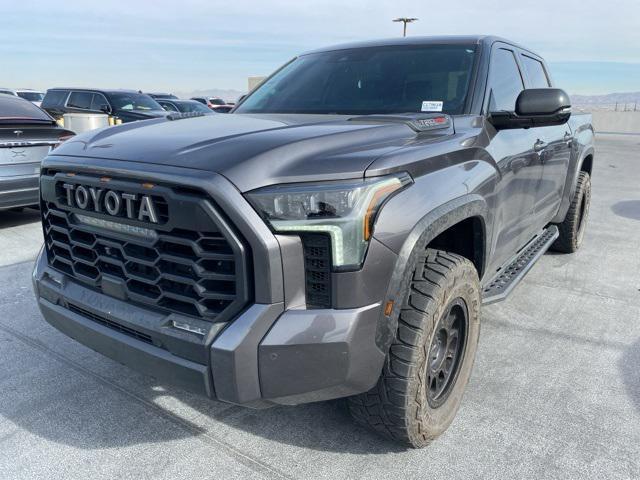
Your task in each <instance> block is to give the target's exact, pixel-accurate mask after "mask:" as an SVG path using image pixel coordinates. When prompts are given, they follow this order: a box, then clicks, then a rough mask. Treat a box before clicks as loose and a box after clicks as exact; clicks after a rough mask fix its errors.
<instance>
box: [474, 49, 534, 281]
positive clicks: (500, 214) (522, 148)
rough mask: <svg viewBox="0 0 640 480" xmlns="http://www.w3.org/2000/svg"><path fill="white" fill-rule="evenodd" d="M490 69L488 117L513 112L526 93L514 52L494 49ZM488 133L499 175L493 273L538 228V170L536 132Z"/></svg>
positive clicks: (517, 130) (515, 130)
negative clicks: (493, 113) (535, 213)
mask: <svg viewBox="0 0 640 480" xmlns="http://www.w3.org/2000/svg"><path fill="white" fill-rule="evenodd" d="M489 68H490V70H489V84H488V94H489V104H488V106H487V109H488V111H489V112H496V111H513V110H514V108H515V104H516V99H517V98H518V95H519V94H520V92H521V91H522V90H523V89H524V82H523V77H522V74H521V72H520V69H519V67H518V63H517V61H516V57H515V52H514V51H513V50H512V49H511V48H510V47H508V46H504V47H502V46H500V47H494V50H493V52H492V55H491V61H490V66H489ZM486 128H487V131H488V132H489V134H490V135H493V138H492V139H491V142H490V144H489V146H488V147H487V151H488V153H489V154H490V155H491V156H492V157H493V159H494V160H495V161H496V163H497V165H498V168H499V171H500V177H499V178H500V180H499V181H498V184H497V186H496V198H495V201H494V205H495V217H494V222H495V223H494V230H493V231H494V235H493V240H492V250H493V255H492V257H493V258H494V262H492V265H490V266H489V268H490V269H493V268H497V267H499V266H501V265H502V264H503V263H504V262H506V261H507V260H509V259H510V258H511V257H512V256H513V255H514V254H515V253H516V252H517V251H518V250H519V249H520V247H522V246H524V245H525V244H526V243H527V242H528V241H529V240H530V239H531V238H532V237H533V236H534V235H535V234H536V233H537V231H538V230H539V229H540V228H541V226H540V225H538V224H537V223H536V222H534V221H532V220H533V218H532V216H533V212H534V209H535V204H536V195H537V189H538V186H539V183H540V179H541V175H542V169H541V168H540V163H539V156H538V153H537V152H536V151H535V150H534V143H535V141H536V132H534V131H533V130H535V129H514V130H500V131H496V130H495V129H494V128H493V126H492V125H487V127H486Z"/></svg>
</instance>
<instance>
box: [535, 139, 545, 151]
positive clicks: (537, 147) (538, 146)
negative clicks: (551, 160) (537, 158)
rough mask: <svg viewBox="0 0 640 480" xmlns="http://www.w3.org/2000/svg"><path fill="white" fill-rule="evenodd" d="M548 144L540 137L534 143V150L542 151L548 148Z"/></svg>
mask: <svg viewBox="0 0 640 480" xmlns="http://www.w3.org/2000/svg"><path fill="white" fill-rule="evenodd" d="M547 145H548V144H547V142H543V141H542V140H540V139H538V140H536V143H534V144H533V151H534V152H541V151H542V150H544V149H545V148H547Z"/></svg>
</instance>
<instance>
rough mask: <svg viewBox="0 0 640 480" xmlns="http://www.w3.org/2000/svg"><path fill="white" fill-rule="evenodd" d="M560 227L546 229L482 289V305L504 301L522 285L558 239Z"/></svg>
mask: <svg viewBox="0 0 640 480" xmlns="http://www.w3.org/2000/svg"><path fill="white" fill-rule="evenodd" d="M558 235H559V233H558V227H556V226H555V225H551V226H550V227H547V228H546V229H544V230H543V231H542V232H541V233H540V234H539V235H538V236H537V237H535V238H534V239H533V240H531V241H530V242H529V243H528V244H527V246H526V247H525V248H524V249H522V251H521V252H520V254H519V255H518V256H517V257H516V258H515V259H514V260H512V261H511V263H509V264H507V265H506V266H505V267H503V268H502V269H501V270H500V272H498V275H496V276H495V277H494V278H493V279H492V280H491V281H490V282H489V283H488V284H487V285H486V286H485V287H484V288H483V289H482V303H483V304H484V305H488V304H490V303H496V302H500V301H502V300H504V299H505V298H507V296H508V295H509V294H510V293H511V291H512V290H513V289H514V288H515V287H516V285H518V283H520V280H522V279H523V278H524V276H525V275H526V274H527V272H528V271H529V270H530V269H531V267H533V266H534V265H535V263H536V262H537V261H538V260H539V259H540V257H541V256H542V255H543V254H544V252H546V251H547V250H548V249H549V247H550V246H551V244H552V243H553V242H554V241H555V239H556V238H558Z"/></svg>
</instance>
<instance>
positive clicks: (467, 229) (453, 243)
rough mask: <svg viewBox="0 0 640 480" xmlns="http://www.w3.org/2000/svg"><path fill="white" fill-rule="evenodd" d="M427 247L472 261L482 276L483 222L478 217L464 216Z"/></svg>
mask: <svg viewBox="0 0 640 480" xmlns="http://www.w3.org/2000/svg"><path fill="white" fill-rule="evenodd" d="M427 248H436V249H438V250H445V251H447V252H451V253H457V254H458V255H461V256H463V257H465V258H467V259H469V260H471V261H472V262H473V264H474V265H475V267H476V270H477V271H478V276H479V277H480V278H482V274H483V269H484V224H483V222H482V219H481V218H480V217H470V218H466V219H464V220H462V221H460V222H458V223H456V224H455V225H452V226H451V227H449V228H447V229H446V230H445V231H444V232H442V233H440V234H439V235H438V236H437V237H436V238H434V239H433V240H431V242H430V243H429V245H427Z"/></svg>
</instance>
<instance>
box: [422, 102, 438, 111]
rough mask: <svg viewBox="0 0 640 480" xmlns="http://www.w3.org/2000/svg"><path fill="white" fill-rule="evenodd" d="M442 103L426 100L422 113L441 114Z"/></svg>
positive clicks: (423, 103)
mask: <svg viewBox="0 0 640 480" xmlns="http://www.w3.org/2000/svg"><path fill="white" fill-rule="evenodd" d="M442 103H443V102H440V101H436V100H425V101H424V102H422V108H421V109H420V111H421V112H441V111H442Z"/></svg>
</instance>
